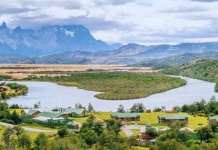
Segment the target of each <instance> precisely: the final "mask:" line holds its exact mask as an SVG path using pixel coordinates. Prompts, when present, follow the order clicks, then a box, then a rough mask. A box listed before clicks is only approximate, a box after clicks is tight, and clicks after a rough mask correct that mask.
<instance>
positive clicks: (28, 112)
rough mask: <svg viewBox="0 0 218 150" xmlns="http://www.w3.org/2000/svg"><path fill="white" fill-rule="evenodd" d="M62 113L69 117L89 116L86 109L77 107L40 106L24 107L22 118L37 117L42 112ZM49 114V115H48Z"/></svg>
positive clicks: (42, 113)
mask: <svg viewBox="0 0 218 150" xmlns="http://www.w3.org/2000/svg"><path fill="white" fill-rule="evenodd" d="M45 112H47V114H49V113H50V114H51V113H53V114H59V115H60V114H61V115H62V116H64V118H68V117H85V116H87V111H86V109H82V108H81V109H77V108H38V109H23V110H22V111H21V117H22V118H35V117H38V116H39V115H40V114H41V115H44V114H46V113H45ZM46 116H47V115H46Z"/></svg>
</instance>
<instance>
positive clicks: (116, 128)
mask: <svg viewBox="0 0 218 150" xmlns="http://www.w3.org/2000/svg"><path fill="white" fill-rule="evenodd" d="M105 123H106V128H107V129H108V130H109V131H113V132H114V133H115V135H116V137H117V136H118V133H119V132H120V131H121V127H122V126H123V125H122V121H120V120H113V119H109V120H105Z"/></svg>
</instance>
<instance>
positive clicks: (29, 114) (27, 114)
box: [21, 109, 41, 119]
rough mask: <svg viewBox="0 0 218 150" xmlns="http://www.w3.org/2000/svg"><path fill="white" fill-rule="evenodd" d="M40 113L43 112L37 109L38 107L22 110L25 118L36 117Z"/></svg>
mask: <svg viewBox="0 0 218 150" xmlns="http://www.w3.org/2000/svg"><path fill="white" fill-rule="evenodd" d="M40 113H41V112H40V111H39V110H36V109H23V110H22V111H21V118H22V119H25V118H34V117H36V116H37V115H38V114H40Z"/></svg>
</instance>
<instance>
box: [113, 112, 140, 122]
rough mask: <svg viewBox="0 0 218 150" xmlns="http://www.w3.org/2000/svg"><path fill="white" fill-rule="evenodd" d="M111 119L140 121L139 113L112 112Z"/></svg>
mask: <svg viewBox="0 0 218 150" xmlns="http://www.w3.org/2000/svg"><path fill="white" fill-rule="evenodd" d="M110 116H111V119H115V120H122V121H140V117H141V113H112V114H110Z"/></svg>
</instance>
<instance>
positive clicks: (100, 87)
mask: <svg viewBox="0 0 218 150" xmlns="http://www.w3.org/2000/svg"><path fill="white" fill-rule="evenodd" d="M25 80H40V81H50V82H55V83H58V84H61V85H68V86H76V87H78V88H81V89H84V90H89V91H97V92H102V93H100V94H97V95H95V97H97V98H99V99H106V100H125V99H137V98H144V97H147V96H150V95H152V94H155V93H160V92H165V91H167V90H170V89H173V88H178V87H180V86H183V85H185V84H186V81H185V80H183V79H180V78H174V77H169V76H160V75H148V74H138V73H81V74H74V75H71V76H60V77H59V76H56V77H48V76H45V77H39V78H38V77H35V76H34V77H28V78H25Z"/></svg>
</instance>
